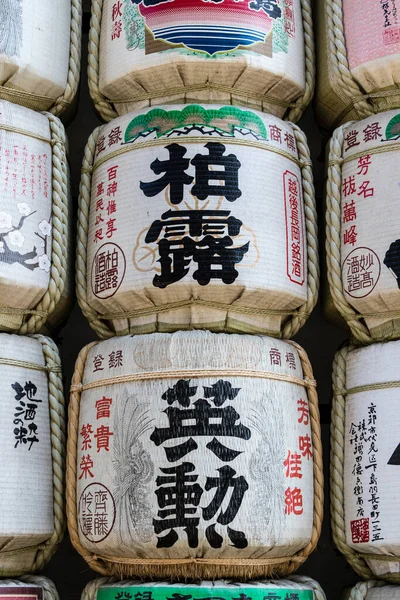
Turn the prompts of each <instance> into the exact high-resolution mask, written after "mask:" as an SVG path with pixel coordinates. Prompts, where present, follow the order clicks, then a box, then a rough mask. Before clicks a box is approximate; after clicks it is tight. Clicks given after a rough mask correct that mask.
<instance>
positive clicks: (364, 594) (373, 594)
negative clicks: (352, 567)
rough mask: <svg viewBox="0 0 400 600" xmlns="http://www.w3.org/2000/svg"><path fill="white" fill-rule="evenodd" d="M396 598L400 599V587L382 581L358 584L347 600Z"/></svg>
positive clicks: (394, 599) (391, 599)
mask: <svg viewBox="0 0 400 600" xmlns="http://www.w3.org/2000/svg"><path fill="white" fill-rule="evenodd" d="M398 598H400V587H399V586H397V585H389V584H387V583H385V582H383V581H364V582H363V583H358V584H357V585H356V586H355V587H354V588H353V589H352V590H351V592H350V596H349V600H396V599H398Z"/></svg>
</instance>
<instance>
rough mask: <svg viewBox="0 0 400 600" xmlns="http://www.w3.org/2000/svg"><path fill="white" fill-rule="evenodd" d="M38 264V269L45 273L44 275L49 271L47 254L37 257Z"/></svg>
mask: <svg viewBox="0 0 400 600" xmlns="http://www.w3.org/2000/svg"><path fill="white" fill-rule="evenodd" d="M38 262H39V269H42V271H46V273H48V272H49V271H50V266H51V262H50V259H49V257H48V256H47V254H42V256H39V259H38Z"/></svg>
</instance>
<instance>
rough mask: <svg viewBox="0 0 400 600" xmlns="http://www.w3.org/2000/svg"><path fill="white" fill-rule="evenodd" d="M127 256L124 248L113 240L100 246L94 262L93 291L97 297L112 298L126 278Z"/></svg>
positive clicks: (102, 298)
mask: <svg viewBox="0 0 400 600" xmlns="http://www.w3.org/2000/svg"><path fill="white" fill-rule="evenodd" d="M125 271H126V258H125V254H124V253H123V251H122V249H121V248H120V247H119V246H118V245H117V244H113V243H112V242H107V243H106V244H103V245H102V246H100V248H99V249H98V250H97V252H96V254H95V255H94V259H93V264H92V275H91V281H92V291H93V294H94V295H95V296H96V298H100V299H101V300H104V299H105V298H111V296H114V294H115V293H116V292H117V291H118V289H119V287H120V286H121V283H122V282H123V280H124V277H125Z"/></svg>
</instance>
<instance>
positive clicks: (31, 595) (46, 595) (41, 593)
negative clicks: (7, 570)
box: [0, 575, 59, 600]
mask: <svg viewBox="0 0 400 600" xmlns="http://www.w3.org/2000/svg"><path fill="white" fill-rule="evenodd" d="M3 597H4V598H5V600H59V595H58V593H57V590H56V588H55V585H54V583H53V582H52V581H50V579H47V577H38V576H34V575H26V576H25V577H21V579H3V580H0V598H3Z"/></svg>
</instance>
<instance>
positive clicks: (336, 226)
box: [325, 125, 383, 344]
mask: <svg viewBox="0 0 400 600" xmlns="http://www.w3.org/2000/svg"><path fill="white" fill-rule="evenodd" d="M347 126H348V125H342V127H339V128H338V129H336V130H335V131H334V133H333V136H332V139H331V142H330V148H329V165H330V166H329V168H328V182H327V194H326V213H325V215H326V262H327V275H328V282H329V288H330V291H331V295H332V301H333V304H334V306H335V308H336V310H337V311H338V312H339V313H340V314H341V315H342V317H344V319H345V320H346V321H347V322H348V325H349V328H350V331H351V334H352V336H353V337H354V338H355V339H356V340H357V341H359V342H361V343H362V344H370V343H371V342H373V341H374V340H373V338H372V336H371V334H370V332H369V329H368V327H367V326H366V325H365V324H364V323H361V322H360V320H359V316H358V315H359V313H358V312H357V311H356V310H354V308H353V307H352V306H351V305H350V304H349V303H348V302H347V300H346V298H345V295H344V291H343V283H342V260H341V230H342V223H341V222H342V218H341V204H342V169H341V166H340V159H341V157H342V155H343V144H344V130H345V128H346V127H347ZM382 316H383V315H382ZM361 318H363V317H362V316H361Z"/></svg>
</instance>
